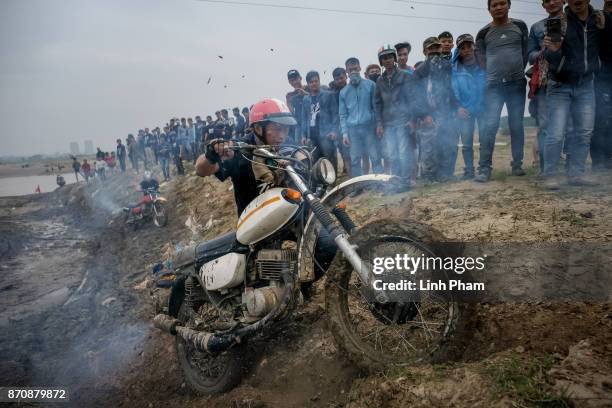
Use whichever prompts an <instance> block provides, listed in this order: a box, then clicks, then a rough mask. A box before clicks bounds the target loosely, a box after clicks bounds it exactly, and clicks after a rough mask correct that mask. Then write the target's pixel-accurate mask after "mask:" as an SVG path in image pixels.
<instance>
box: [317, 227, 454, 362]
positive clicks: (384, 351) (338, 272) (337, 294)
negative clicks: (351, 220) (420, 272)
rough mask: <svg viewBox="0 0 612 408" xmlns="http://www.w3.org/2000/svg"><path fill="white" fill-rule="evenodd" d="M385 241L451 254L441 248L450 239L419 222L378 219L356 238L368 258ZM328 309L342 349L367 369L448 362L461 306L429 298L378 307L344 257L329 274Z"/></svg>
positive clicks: (430, 252)
mask: <svg viewBox="0 0 612 408" xmlns="http://www.w3.org/2000/svg"><path fill="white" fill-rule="evenodd" d="M379 239H380V240H381V242H383V244H384V245H386V244H387V243H388V242H390V241H389V240H395V242H394V243H400V245H405V246H408V247H410V246H412V247H413V248H414V250H415V251H418V252H419V255H420V253H424V254H426V255H427V256H441V257H444V256H446V255H450V254H445V253H444V251H445V249H444V248H441V246H439V245H436V244H440V243H444V242H445V238H444V236H443V235H442V234H440V233H439V232H437V231H435V230H434V229H432V228H431V227H429V226H427V225H426V224H422V223H419V222H416V221H406V220H380V221H375V222H372V223H370V224H367V225H365V226H363V227H362V228H360V229H359V230H358V231H357V232H356V233H355V234H354V235H352V236H351V242H352V243H354V244H357V245H358V246H359V248H360V249H359V250H358V251H359V253H360V255H361V256H362V258H363V259H366V258H367V255H365V254H364V253H362V251H363V250H364V248H367V247H368V245H371V243H372V242H377V240H379ZM384 240H387V241H384ZM453 255H455V254H453ZM416 256H418V255H416ZM325 306H326V311H327V316H328V319H329V321H330V326H331V330H332V333H333V336H334V339H335V341H336V344H337V345H338V347H339V349H340V350H341V352H343V354H345V355H346V356H347V357H348V358H349V360H351V361H352V362H353V363H354V364H355V365H357V366H358V367H360V368H362V369H364V370H366V371H377V370H381V369H385V368H388V367H390V366H395V365H411V364H418V363H422V362H426V361H440V360H441V359H442V360H443V359H444V358H445V357H444V354H445V351H446V350H445V346H446V344H448V341H449V340H450V338H451V336H452V334H453V333H454V332H455V329H456V325H457V322H458V320H459V309H460V308H459V305H458V304H457V303H454V302H447V301H441V300H440V299H434V298H429V299H426V298H425V296H423V298H422V299H421V301H419V302H405V303H397V302H396V303H384V304H382V303H373V302H372V301H370V300H368V299H366V297H365V296H363V288H362V287H361V282H360V280H359V278H358V276H357V273H356V272H355V271H354V270H353V267H352V266H351V265H350V263H349V262H348V261H347V260H346V259H345V258H344V257H343V256H342V254H340V253H339V254H337V255H336V258H335V259H334V261H333V263H332V265H331V267H330V268H329V270H328V276H327V281H326V286H325Z"/></svg>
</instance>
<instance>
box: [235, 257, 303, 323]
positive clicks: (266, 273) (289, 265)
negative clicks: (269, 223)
mask: <svg viewBox="0 0 612 408" xmlns="http://www.w3.org/2000/svg"><path fill="white" fill-rule="evenodd" d="M255 272H256V275H257V279H258V280H266V281H270V284H269V285H267V286H263V287H257V288H253V287H248V288H246V290H245V291H244V293H243V294H242V303H243V304H244V305H245V306H246V310H245V313H246V314H247V315H248V316H250V317H254V318H258V317H264V316H265V315H267V314H268V313H270V312H271V311H272V310H273V309H274V307H276V305H277V304H278V303H279V302H280V301H281V297H282V295H283V291H284V285H283V283H282V282H283V278H282V274H283V273H284V272H289V273H293V274H295V273H297V251H295V250H291V249H262V250H260V251H259V252H258V253H257V258H256V260H255Z"/></svg>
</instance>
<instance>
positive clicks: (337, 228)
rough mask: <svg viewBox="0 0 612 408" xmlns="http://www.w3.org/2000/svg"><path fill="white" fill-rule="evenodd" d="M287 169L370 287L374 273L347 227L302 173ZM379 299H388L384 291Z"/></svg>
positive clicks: (358, 273) (364, 282)
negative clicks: (362, 256) (339, 223)
mask: <svg viewBox="0 0 612 408" xmlns="http://www.w3.org/2000/svg"><path fill="white" fill-rule="evenodd" d="M285 169H286V170H287V173H288V174H289V177H291V180H293V182H294V183H295V185H296V187H297V188H298V190H299V191H300V192H301V193H302V197H304V199H305V200H306V202H307V203H308V205H309V206H310V208H312V212H313V213H314V214H315V215H316V217H317V219H318V220H319V221H320V222H321V224H322V225H323V228H325V229H326V230H327V232H329V234H330V236H331V237H332V238H333V240H334V242H335V243H336V245H337V246H338V248H339V249H340V251H342V253H343V254H344V257H345V258H346V259H347V260H348V261H349V263H350V264H351V266H352V267H353V269H354V270H355V272H357V275H358V276H359V278H360V279H361V281H362V283H363V284H365V285H367V286H368V287H371V281H372V280H373V274H372V271H371V269H370V266H369V265H368V264H367V262H365V261H363V260H362V259H361V257H360V256H359V254H358V253H357V251H356V250H355V248H356V246H355V245H353V244H351V242H350V241H349V238H348V237H349V234H348V233H347V232H346V230H345V228H344V227H343V226H342V225H338V223H337V222H335V221H334V218H333V217H332V213H330V211H329V210H328V209H327V208H326V207H325V206H324V205H323V204H322V203H321V201H320V200H319V198H317V197H316V196H315V195H314V194H313V193H312V192H311V191H310V190H309V188H308V186H307V185H306V183H304V180H302V177H300V175H299V174H298V173H297V172H296V171H295V169H294V168H293V167H292V166H291V165H288V166H287V167H286V168H285ZM347 218H348V217H347ZM343 224H344V223H343ZM349 225H350V224H349ZM353 226H354V225H353ZM377 299H378V300H379V301H380V302H381V303H385V302H386V301H387V300H388V298H387V296H386V294H385V293H384V292H380V293H379V295H378V298H377Z"/></svg>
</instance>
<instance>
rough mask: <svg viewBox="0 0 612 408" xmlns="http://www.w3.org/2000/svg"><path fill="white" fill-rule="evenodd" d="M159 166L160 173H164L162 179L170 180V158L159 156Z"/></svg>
mask: <svg viewBox="0 0 612 408" xmlns="http://www.w3.org/2000/svg"><path fill="white" fill-rule="evenodd" d="M159 164H160V165H161V169H162V172H163V173H164V178H165V179H169V178H170V158H169V157H165V156H159Z"/></svg>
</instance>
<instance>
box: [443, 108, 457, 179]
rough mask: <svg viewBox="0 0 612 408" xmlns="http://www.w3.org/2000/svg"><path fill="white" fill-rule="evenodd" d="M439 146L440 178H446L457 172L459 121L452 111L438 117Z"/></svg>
mask: <svg viewBox="0 0 612 408" xmlns="http://www.w3.org/2000/svg"><path fill="white" fill-rule="evenodd" d="M438 123H439V127H438V148H439V153H438V154H439V156H440V167H439V168H438V179H439V180H444V179H447V178H449V177H452V176H453V175H454V173H455V164H456V163H457V141H458V140H459V132H458V130H457V122H456V121H455V117H454V115H453V114H452V113H450V112H449V113H447V114H446V115H445V116H444V117H442V118H439V119H438Z"/></svg>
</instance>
